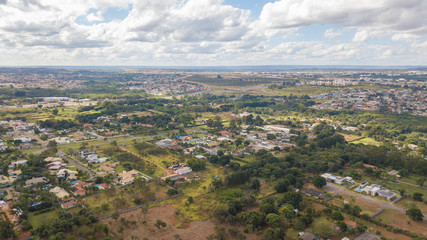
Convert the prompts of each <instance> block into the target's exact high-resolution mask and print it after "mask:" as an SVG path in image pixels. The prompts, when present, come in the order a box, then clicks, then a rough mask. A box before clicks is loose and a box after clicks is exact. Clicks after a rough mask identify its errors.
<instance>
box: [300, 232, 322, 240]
mask: <svg viewBox="0 0 427 240" xmlns="http://www.w3.org/2000/svg"><path fill="white" fill-rule="evenodd" d="M317 239H318V238H317V237H316V236H315V235H314V234H313V233H310V232H300V233H298V240H317Z"/></svg>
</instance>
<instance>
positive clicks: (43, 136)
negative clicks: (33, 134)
mask: <svg viewBox="0 0 427 240" xmlns="http://www.w3.org/2000/svg"><path fill="white" fill-rule="evenodd" d="M48 138H49V136H48V135H47V134H42V135H41V136H40V139H41V140H43V141H46V140H47V139H48Z"/></svg>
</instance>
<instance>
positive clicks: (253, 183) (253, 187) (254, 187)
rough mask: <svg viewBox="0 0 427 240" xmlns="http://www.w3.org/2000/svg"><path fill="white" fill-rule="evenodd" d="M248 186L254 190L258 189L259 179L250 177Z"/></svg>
mask: <svg viewBox="0 0 427 240" xmlns="http://www.w3.org/2000/svg"><path fill="white" fill-rule="evenodd" d="M250 187H251V188H252V189H255V190H257V191H258V190H259V188H260V187H261V183H260V182H259V180H258V179H252V181H251V184H250Z"/></svg>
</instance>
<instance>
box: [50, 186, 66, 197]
mask: <svg viewBox="0 0 427 240" xmlns="http://www.w3.org/2000/svg"><path fill="white" fill-rule="evenodd" d="M49 192H51V193H53V194H54V195H55V196H56V197H57V198H59V199H63V198H65V197H68V196H70V194H69V193H68V192H67V191H65V190H64V189H63V188H61V187H54V188H52V189H50V190H49Z"/></svg>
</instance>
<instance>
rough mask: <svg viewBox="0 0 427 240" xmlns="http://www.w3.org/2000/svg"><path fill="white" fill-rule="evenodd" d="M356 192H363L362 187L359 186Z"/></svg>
mask: <svg viewBox="0 0 427 240" xmlns="http://www.w3.org/2000/svg"><path fill="white" fill-rule="evenodd" d="M354 191H356V192H362V187H358V188H357V189H356V190H354Z"/></svg>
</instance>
